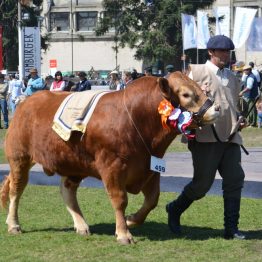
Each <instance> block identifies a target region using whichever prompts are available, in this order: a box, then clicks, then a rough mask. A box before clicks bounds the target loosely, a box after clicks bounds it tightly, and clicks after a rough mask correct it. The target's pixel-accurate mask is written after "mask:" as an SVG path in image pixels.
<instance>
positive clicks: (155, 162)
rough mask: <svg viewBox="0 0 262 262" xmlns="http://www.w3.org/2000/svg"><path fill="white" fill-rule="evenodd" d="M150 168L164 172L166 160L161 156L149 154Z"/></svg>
mask: <svg viewBox="0 0 262 262" xmlns="http://www.w3.org/2000/svg"><path fill="white" fill-rule="evenodd" d="M150 170H152V171H156V172H159V173H165V172H166V161H165V160H164V159H162V158H158V157H155V156H151V161H150Z"/></svg>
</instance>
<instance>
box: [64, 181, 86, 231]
mask: <svg viewBox="0 0 262 262" xmlns="http://www.w3.org/2000/svg"><path fill="white" fill-rule="evenodd" d="M80 181H81V178H79V179H76V180H75V179H74V180H72V179H70V178H68V177H62V178H61V184H60V190H61V194H62V197H63V200H64V202H65V204H66V208H67V210H68V211H69V213H70V214H71V216H72V218H73V221H74V228H75V230H76V232H77V233H78V234H80V235H89V234H90V231H89V227H88V225H87V223H86V221H85V219H84V216H83V214H82V212H81V210H80V207H79V205H78V201H77V197H76V193H77V189H78V186H79V184H80Z"/></svg>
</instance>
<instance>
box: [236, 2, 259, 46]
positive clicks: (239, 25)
mask: <svg viewBox="0 0 262 262" xmlns="http://www.w3.org/2000/svg"><path fill="white" fill-rule="evenodd" d="M256 12H257V9H252V8H242V7H237V8H236V13H235V24H234V35H233V42H234V44H235V48H239V47H241V46H242V45H243V44H244V43H245V42H246V41H247V39H248V36H249V34H250V30H251V25H252V23H253V20H254V17H255V15H256Z"/></svg>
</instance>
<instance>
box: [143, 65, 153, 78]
mask: <svg viewBox="0 0 262 262" xmlns="http://www.w3.org/2000/svg"><path fill="white" fill-rule="evenodd" d="M144 73H145V76H152V67H151V66H150V67H147V68H145V69H144Z"/></svg>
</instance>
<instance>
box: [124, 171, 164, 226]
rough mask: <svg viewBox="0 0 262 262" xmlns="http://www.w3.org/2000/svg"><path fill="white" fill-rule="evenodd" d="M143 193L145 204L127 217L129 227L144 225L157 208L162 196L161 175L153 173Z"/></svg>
mask: <svg viewBox="0 0 262 262" xmlns="http://www.w3.org/2000/svg"><path fill="white" fill-rule="evenodd" d="M150 175H151V173H150ZM142 192H143V194H144V196H145V199H144V203H143V205H142V207H141V208H140V209H139V210H138V211H137V212H136V213H135V214H132V215H129V216H127V217H126V223H127V225H128V227H134V226H137V225H140V224H143V222H144V221H145V219H146V217H147V215H148V214H149V212H150V211H151V210H152V209H154V208H155V207H156V206H157V203H158V199H159V194H160V174H157V173H153V174H152V176H151V177H150V179H149V180H148V181H147V183H146V184H145V185H144V187H143V188H142Z"/></svg>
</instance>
